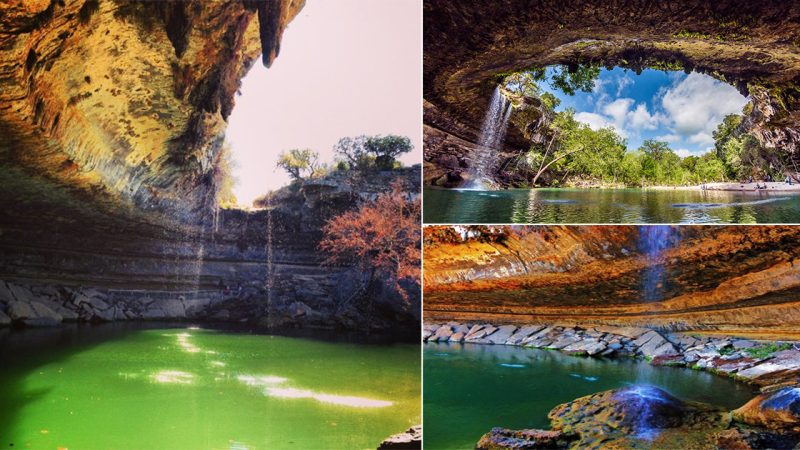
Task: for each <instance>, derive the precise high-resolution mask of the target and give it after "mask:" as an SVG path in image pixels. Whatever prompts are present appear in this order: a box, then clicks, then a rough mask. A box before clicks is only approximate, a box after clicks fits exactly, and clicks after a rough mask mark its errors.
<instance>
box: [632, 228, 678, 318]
mask: <svg viewBox="0 0 800 450" xmlns="http://www.w3.org/2000/svg"><path fill="white" fill-rule="evenodd" d="M674 238H675V233H674V229H673V227H671V226H669V225H645V226H640V227H639V250H640V251H641V252H642V254H644V256H645V257H646V258H647V267H646V268H645V269H644V271H643V272H642V278H641V285H642V291H641V298H642V300H644V301H646V302H653V301H659V300H661V299H662V298H663V294H664V286H665V285H666V283H667V278H666V274H665V273H664V263H663V262H662V261H661V256H662V253H663V252H664V250H666V249H668V248H670V247H671V246H672V245H673V244H674V242H673V241H674V240H675V239H674Z"/></svg>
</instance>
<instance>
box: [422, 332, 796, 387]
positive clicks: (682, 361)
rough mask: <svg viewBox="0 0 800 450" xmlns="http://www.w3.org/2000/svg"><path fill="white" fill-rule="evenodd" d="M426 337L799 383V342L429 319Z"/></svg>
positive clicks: (759, 381)
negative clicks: (634, 359)
mask: <svg viewBox="0 0 800 450" xmlns="http://www.w3.org/2000/svg"><path fill="white" fill-rule="evenodd" d="M422 338H423V341H424V342H450V343H470V344H489V345H514V346H520V347H531V348H540V349H547V350H559V351H562V352H565V353H569V354H572V355H576V356H590V357H635V358H644V359H646V360H647V361H649V362H650V363H651V364H653V365H664V366H686V367H690V368H692V369H697V370H706V371H709V372H713V373H716V374H719V375H724V376H728V377H732V378H735V379H737V380H739V381H743V382H747V383H751V384H753V385H755V386H758V387H759V388H760V389H761V391H762V392H770V391H773V390H775V389H777V388H780V387H785V386H800V342H792V341H758V340H752V339H740V338H733V337H713V336H700V335H692V334H691V333H690V332H681V333H674V332H672V333H667V332H663V331H657V330H654V329H648V328H641V327H633V326H630V327H614V326H605V325H585V326H581V325H550V326H548V325H544V324H536V325H533V324H532V325H523V326H517V325H492V324H488V323H458V322H448V323H437V324H432V323H426V324H425V325H424V326H423V336H422Z"/></svg>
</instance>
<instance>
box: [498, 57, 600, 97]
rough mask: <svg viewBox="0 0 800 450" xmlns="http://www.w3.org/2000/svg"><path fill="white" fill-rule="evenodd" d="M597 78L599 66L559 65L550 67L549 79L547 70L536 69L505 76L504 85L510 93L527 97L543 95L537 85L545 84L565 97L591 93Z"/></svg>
mask: <svg viewBox="0 0 800 450" xmlns="http://www.w3.org/2000/svg"><path fill="white" fill-rule="evenodd" d="M599 76H600V66H598V65H594V64H590V65H579V64H575V65H569V66H563V65H559V66H552V68H551V74H550V77H549V79H548V76H547V70H546V69H545V68H539V67H537V68H533V69H529V70H526V71H522V72H517V73H513V74H511V75H509V76H507V77H506V78H505V80H504V84H505V86H506V88H508V89H509V90H511V91H512V92H515V93H519V94H521V95H526V96H528V97H541V96H542V95H543V94H542V93H541V92H542V91H541V87H540V86H539V84H538V83H540V82H547V84H549V85H550V87H552V88H553V89H558V90H560V91H561V92H563V93H565V94H567V95H575V93H576V92H578V91H583V92H591V91H592V89H594V82H595V80H597V77H599ZM551 95H552V94H551Z"/></svg>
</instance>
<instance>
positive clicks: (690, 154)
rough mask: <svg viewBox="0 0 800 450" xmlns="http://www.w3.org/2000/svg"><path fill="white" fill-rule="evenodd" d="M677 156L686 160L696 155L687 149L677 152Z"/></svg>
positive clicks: (680, 149)
mask: <svg viewBox="0 0 800 450" xmlns="http://www.w3.org/2000/svg"><path fill="white" fill-rule="evenodd" d="M675 154H676V155H678V156H680V157H681V158H686V157H687V156H692V155H694V153H692V152H691V150H687V149H685V148H679V149H677V150H675Z"/></svg>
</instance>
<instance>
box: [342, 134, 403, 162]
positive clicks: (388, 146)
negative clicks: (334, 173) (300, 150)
mask: <svg viewBox="0 0 800 450" xmlns="http://www.w3.org/2000/svg"><path fill="white" fill-rule="evenodd" d="M413 148H414V146H413V145H411V140H410V139H409V138H407V137H405V136H396V135H391V134H390V135H387V136H363V135H362V136H356V137H354V138H350V137H345V138H342V139H339V142H338V143H337V144H336V145H335V146H334V147H333V150H334V151H335V152H336V154H337V155H339V156H340V157H342V158H343V160H344V162H346V163H347V166H348V167H349V168H350V169H354V170H359V171H367V170H370V169H375V168H377V169H380V170H390V169H393V168H395V167H397V161H396V158H397V156H399V155H401V154H403V153H407V152H409V151H411V150H412V149H413Z"/></svg>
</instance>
